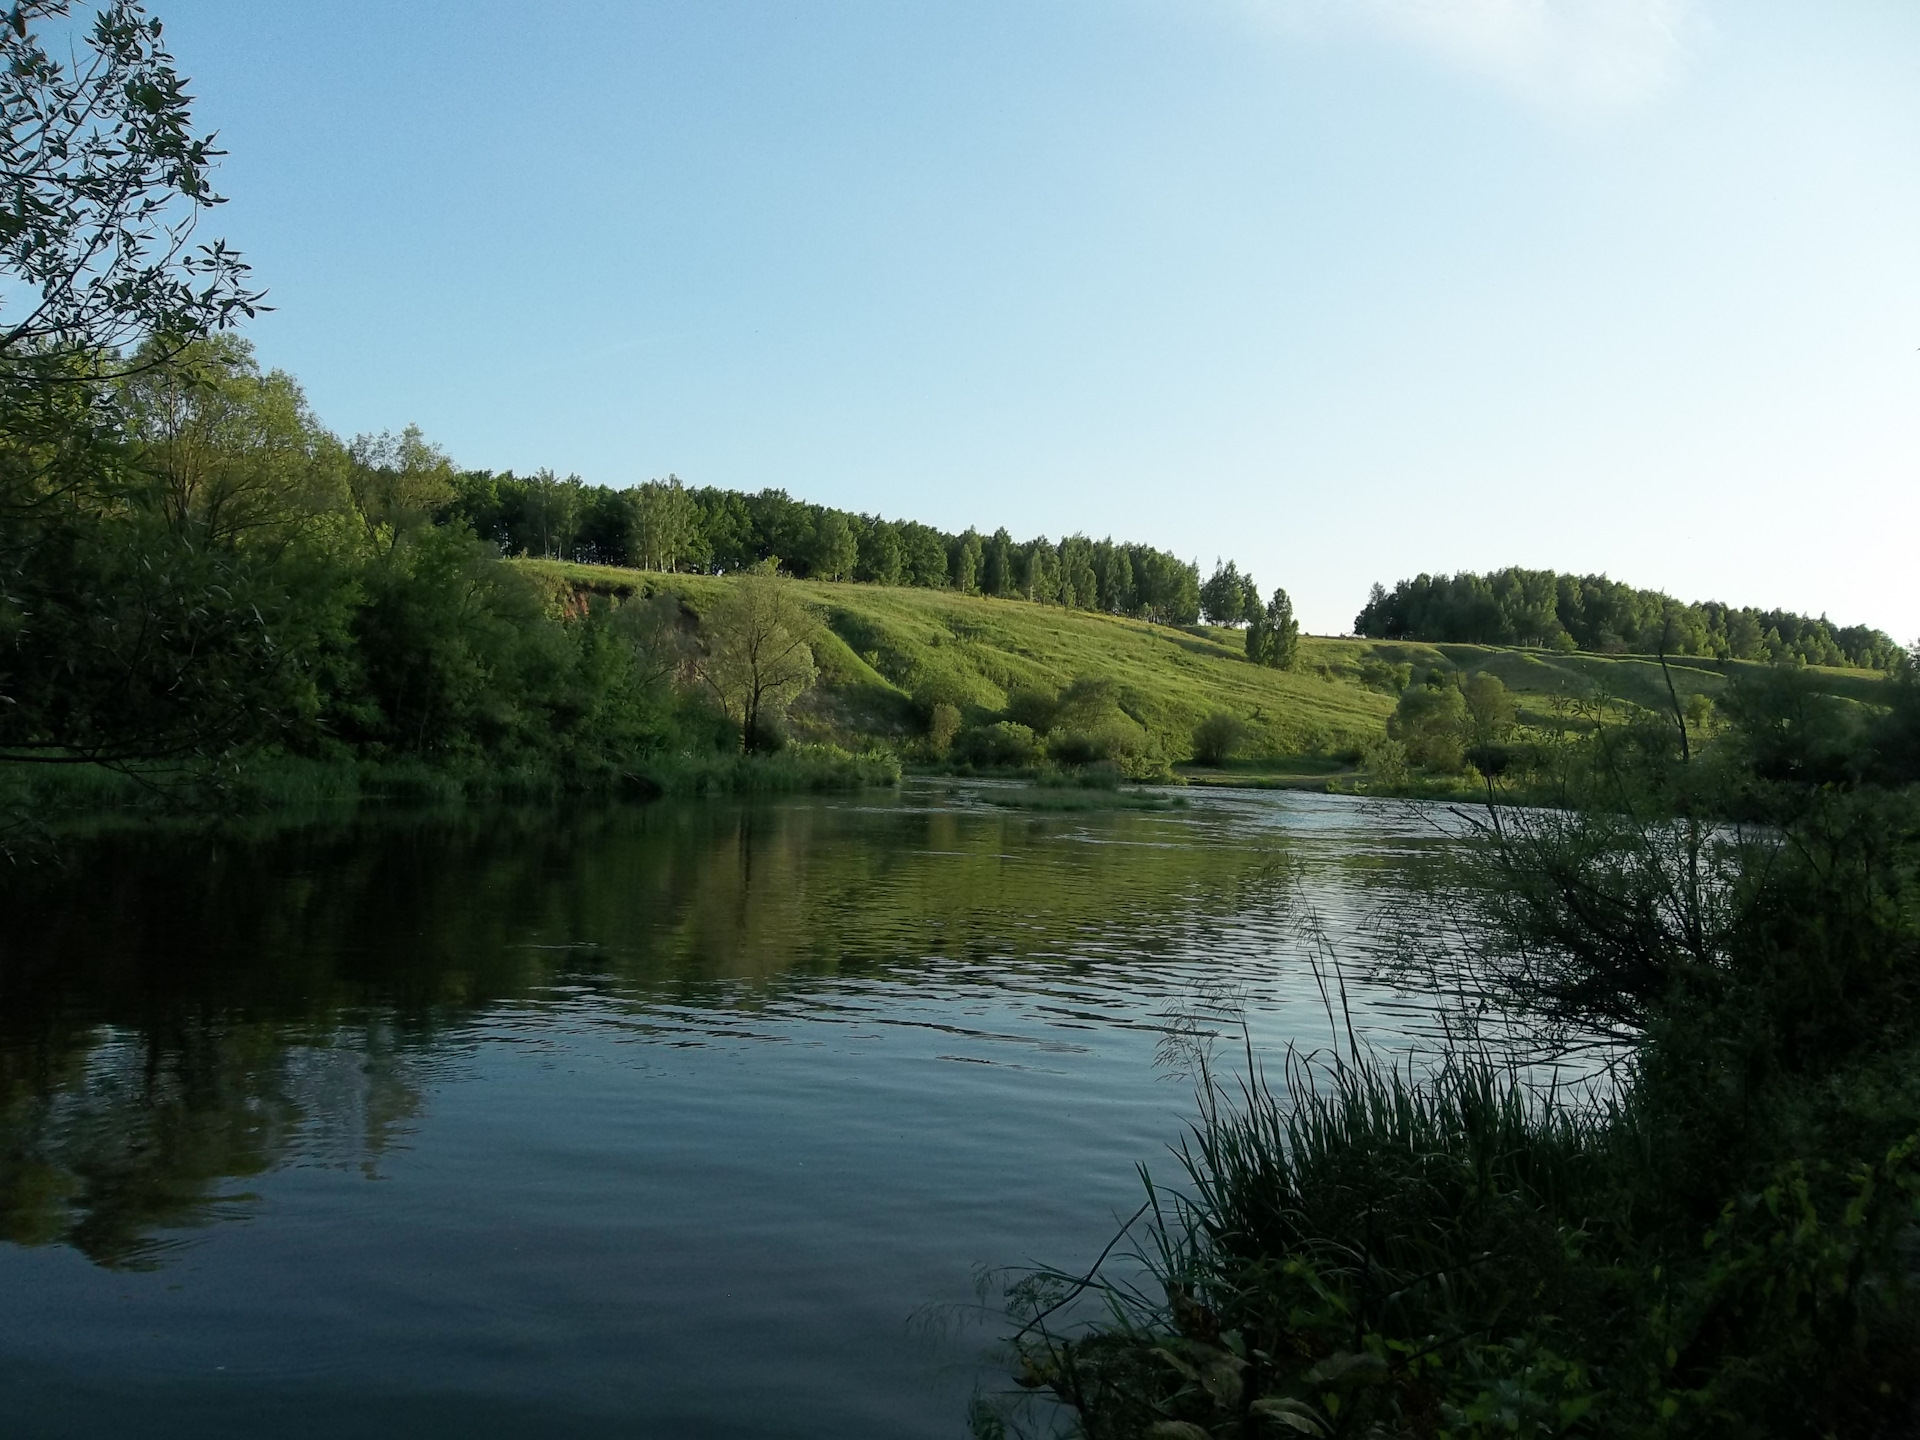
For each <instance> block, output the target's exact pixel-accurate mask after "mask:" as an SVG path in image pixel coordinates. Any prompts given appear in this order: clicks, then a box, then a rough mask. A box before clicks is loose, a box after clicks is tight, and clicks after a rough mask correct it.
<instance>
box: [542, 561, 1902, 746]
mask: <svg viewBox="0 0 1920 1440" xmlns="http://www.w3.org/2000/svg"><path fill="white" fill-rule="evenodd" d="M511 563H513V564H515V565H517V566H519V567H520V568H521V569H522V570H524V571H525V572H526V573H528V574H530V575H532V576H533V577H534V578H536V579H537V580H538V581H540V582H541V583H542V584H543V585H544V586H546V587H548V588H549V589H550V590H551V591H552V592H553V593H554V594H555V595H556V596H557V597H560V598H562V599H564V598H566V597H569V596H578V595H581V594H602V595H608V596H612V597H622V596H627V595H634V594H642V593H653V592H655V591H660V590H669V591H672V592H673V593H675V594H677V595H679V596H680V597H682V599H683V600H684V602H685V603H686V605H687V606H688V608H690V609H691V610H693V611H695V612H696V613H697V612H699V611H701V610H702V609H704V608H705V606H706V605H707V604H709V603H711V601H712V599H713V598H714V597H715V596H717V595H718V594H720V593H721V592H722V591H723V590H724V589H725V587H727V586H728V585H729V584H731V583H733V582H732V581H730V580H729V579H727V578H725V577H717V576H710V575H663V574H657V573H652V572H646V571H637V570H624V569H616V568H613V567H609V566H592V565H576V564H571V563H567V562H562V561H548V560H522V561H514V562H511ZM791 583H792V584H793V585H794V588H795V589H796V590H797V591H798V592H799V593H800V594H801V595H802V596H804V597H805V598H806V599H807V600H808V601H809V602H810V603H811V604H812V605H813V606H814V607H815V608H816V609H817V610H818V612H819V614H820V616H821V619H822V621H823V622H824V625H823V631H822V634H821V636H820V638H819V640H818V641H817V643H816V644H815V647H814V648H815V652H816V659H817V661H818V663H819V666H820V686H819V688H818V689H817V691H816V692H815V693H814V694H813V695H812V696H810V697H808V699H807V700H806V701H805V702H803V704H802V706H801V707H800V708H799V710H798V711H797V713H796V715H795V723H796V727H797V728H798V729H799V730H800V731H801V733H802V734H803V735H805V736H807V737H808V738H818V739H830V740H835V741H837V742H839V743H842V744H851V745H854V746H856V747H857V746H859V745H863V744H865V743H867V742H869V741H871V740H880V741H883V742H889V743H898V742H903V741H906V740H909V739H911V738H912V737H914V736H916V735H918V734H919V733H920V731H921V729H922V727H923V725H924V723H925V720H924V717H925V714H926V711H927V709H928V707H930V706H931V705H932V704H934V703H935V702H937V701H946V702H949V703H951V704H954V705H956V706H957V707H959V709H960V710H961V712H962V714H963V715H964V716H965V717H966V718H967V719H968V720H969V721H974V720H982V719H988V718H992V717H993V716H994V715H996V714H998V713H999V712H1000V711H1002V710H1003V709H1004V708H1005V707H1006V705H1007V703H1008V700H1009V697H1010V695H1012V693H1013V692H1015V691H1017V690H1021V689H1027V690H1035V691H1041V692H1044V693H1047V694H1054V693H1057V692H1059V691H1061V690H1063V689H1065V688H1066V687H1067V686H1068V685H1070V684H1072V683H1073V682H1074V681H1075V680H1079V679H1083V678H1100V679H1107V680H1111V681H1113V682H1114V683H1115V684H1116V685H1117V686H1118V687H1119V690H1120V693H1121V696H1122V702H1121V703H1122V706H1123V708H1124V709H1125V711H1126V713H1127V714H1129V715H1130V716H1132V718H1133V719H1134V720H1136V721H1137V722H1139V724H1140V725H1142V726H1143V727H1145V729H1146V730H1147V732H1148V733H1149V735H1151V736H1152V737H1153V738H1154V740H1155V741H1156V742H1157V744H1158V746H1159V748H1160V750H1161V751H1162V753H1164V754H1165V755H1166V756H1168V758H1170V759H1173V760H1180V759H1182V758H1184V757H1186V756H1187V755H1189V754H1190V753H1191V741H1192V734H1193V729H1194V726H1196V725H1197V724H1199V722H1200V721H1202V720H1204V719H1205V718H1206V717H1207V716H1209V715H1211V714H1212V713H1214V712H1215V711H1217V710H1227V711H1231V712H1232V713H1234V714H1236V715H1238V716H1240V717H1241V718H1242V719H1243V720H1245V721H1247V722H1248V724H1249V725H1250V727H1251V728H1252V731H1253V734H1254V737H1255V743H1254V745H1253V747H1252V748H1253V749H1255V750H1257V751H1259V752H1260V753H1261V754H1262V755H1264V756H1265V757H1266V759H1265V760H1264V762H1261V763H1258V764H1255V765H1253V766H1252V768H1254V769H1265V770H1267V771H1270V772H1278V773H1291V774H1297V775H1299V776H1301V777H1303V778H1304V777H1306V776H1324V775H1327V774H1330V773H1336V772H1338V771H1339V770H1341V769H1343V768H1345V767H1344V766H1343V765H1342V764H1341V762H1340V759H1339V758H1337V757H1341V756H1343V755H1348V756H1350V755H1351V753H1352V752H1353V751H1354V750H1356V749H1357V748H1358V746H1359V745H1360V744H1361V743H1362V742H1363V741H1365V740H1366V739H1368V738H1370V737H1372V736H1377V735H1379V734H1380V733H1381V732H1382V730H1383V728H1384V726H1385V724H1386V720H1387V717H1388V716H1389V715H1390V714H1391V713H1392V712H1393V708H1394V704H1395V695H1394V693H1393V691H1392V688H1391V685H1390V684H1389V683H1386V682H1383V681H1382V679H1381V675H1380V672H1381V669H1382V667H1395V666H1399V665H1407V666H1409V667H1411V673H1412V675H1413V677H1414V679H1415V681H1416V682H1417V681H1418V680H1419V679H1420V678H1421V677H1423V676H1424V675H1425V674H1426V673H1427V671H1428V670H1430V669H1439V670H1442V671H1448V672H1451V671H1466V672H1473V671H1480V670H1486V671H1490V672H1492V673H1493V674H1495V675H1498V676H1499V677H1500V679H1501V680H1502V681H1504V682H1505V683H1506V685H1507V687H1508V688H1509V689H1510V690H1512V691H1513V692H1514V693H1515V696H1516V699H1517V701H1518V705H1519V709H1520V718H1521V721H1522V723H1523V724H1536V725H1539V724H1546V723H1549V722H1550V721H1552V720H1554V719H1555V718H1556V716H1555V701H1556V698H1562V697H1563V698H1590V697H1594V696H1599V695H1607V696H1612V697H1616V698H1618V699H1622V700H1627V701H1631V702H1633V703H1634V704H1638V705H1644V706H1654V705H1664V704H1665V703H1666V682H1665V680H1664V678H1663V677H1662V674H1661V669H1660V665H1659V663H1658V661H1657V660H1655V659H1652V658H1650V657H1646V656H1608V655H1589V654H1572V655H1567V654H1559V653H1555V652H1549V651H1540V650H1518V649H1505V648H1501V647H1497V646H1486V645H1427V644H1416V643H1409V642H1404V641H1385V640H1352V639H1337V638H1323V637H1319V636H1308V637H1304V638H1303V639H1302V642H1301V647H1300V660H1299V663H1298V665H1297V666H1296V668H1294V669H1293V670H1290V671H1278V670H1269V669H1265V668H1263V667H1260V666H1257V665H1250V664H1248V663H1247V661H1246V659H1245V658H1244V654H1243V650H1242V646H1243V637H1242V633H1241V632H1239V631H1236V630H1228V629H1212V628H1208V627H1204V626H1193V627H1190V628H1185V629H1173V628H1169V627H1167V626H1162V625H1150V624H1147V623H1146V622H1144V621H1140V620H1130V619H1123V618H1121V617H1118V616H1112V615H1099V614H1093V613H1091V612H1087V611H1080V610H1062V609H1058V608H1056V607H1053V606H1044V605H1034V604H1031V603H1029V602H1027V601H1024V600H1000V599H989V598H985V597H982V596H975V595H961V594H956V593H954V592H952V591H946V590H928V589H919V588H912V589H909V588H901V587H890V586H880V585H856V584H837V583H830V582H823V581H805V580H796V581H793V582H791ZM1669 668H1670V671H1671V674H1672V676H1673V683H1674V687H1675V689H1676V690H1677V691H1678V692H1679V694H1680V697H1681V699H1682V701H1683V702H1684V701H1685V700H1686V698H1687V697H1688V696H1690V695H1692V694H1694V693H1696V692H1704V693H1706V694H1708V695H1710V696H1711V695H1714V694H1717V693H1718V692H1719V691H1720V690H1721V689H1723V688H1724V687H1725V685H1726V684H1727V681H1728V678H1729V677H1730V676H1731V675H1733V674H1735V673H1737V672H1738V671H1740V670H1742V669H1752V668H1757V667H1756V666H1754V665H1753V663H1752V662H1747V661H1737V660H1736V661H1717V660H1702V659H1694V658H1686V659H1675V660H1671V661H1669ZM1815 673H1816V674H1818V675H1819V676H1820V677H1821V680H1822V685H1823V688H1826V689H1829V690H1831V691H1832V692H1833V693H1836V694H1839V695H1842V696H1845V697H1847V698H1849V699H1853V700H1856V701H1860V702H1864V703H1871V702H1872V701H1873V698H1874V696H1875V695H1876V694H1877V693H1878V691H1879V687H1880V686H1881V685H1882V684H1884V680H1883V679H1882V677H1881V676H1880V675H1879V674H1877V673H1875V672H1869V671H1861V670H1819V671H1816V672H1815ZM1370 678H1371V679H1372V680H1373V682H1374V683H1372V684H1369V683H1368V680H1369V679H1370Z"/></svg>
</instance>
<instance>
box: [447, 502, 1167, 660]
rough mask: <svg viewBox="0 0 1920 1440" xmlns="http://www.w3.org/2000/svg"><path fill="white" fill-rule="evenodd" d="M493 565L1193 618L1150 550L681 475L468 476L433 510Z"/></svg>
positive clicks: (1159, 554) (1158, 553) (1162, 554)
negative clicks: (636, 479) (861, 586)
mask: <svg viewBox="0 0 1920 1440" xmlns="http://www.w3.org/2000/svg"><path fill="white" fill-rule="evenodd" d="M437 518H438V519H439V520H440V521H441V523H443V524H455V523H463V524H465V525H466V526H467V527H468V528H470V529H471V530H472V531H473V532H474V533H475V534H476V535H478V536H480V538H482V539H483V540H489V541H492V542H493V544H494V545H496V546H497V547H498V548H499V550H500V552H501V553H502V554H503V555H528V556H536V557H541V558H548V559H560V560H578V561H583V562H585V563H588V564H598V565H623V566H631V567H632V568H634V569H639V570H665V571H679V572H682V573H692V574H702V575H715V574H735V573H738V572H740V571H742V570H750V569H753V568H754V567H756V566H760V565H765V564H768V563H769V562H771V563H772V564H773V565H774V566H776V567H777V568H778V569H779V570H780V571H781V572H782V573H784V574H788V575H793V576H796V577H798V578H801V579H812V580H852V581H858V582H862V583H866V584H873V585H917V586H922V587H925V588H929V589H935V590H957V591H959V592H961V593H962V594H967V595H995V596H1003V597H1006V598H1017V599H1022V600H1031V601H1034V602H1035V603H1037V604H1042V605H1060V606H1064V607H1066V608H1067V609H1069V610H1097V611H1102V612H1105V613H1107V614H1112V615H1131V616H1137V617H1139V618H1141V619H1145V620H1153V621H1158V622H1160V623H1161V624H1168V625H1190V624H1192V623H1193V622H1194V621H1196V620H1198V619H1199V618H1200V612H1201V594H1200V590H1201V587H1200V572H1199V569H1198V567H1196V566H1194V565H1192V564H1190V563H1189V562H1187V561H1183V560H1180V559H1178V558H1177V557H1175V556H1173V555H1171V554H1168V553H1167V552H1166V551H1164V550H1156V549H1154V548H1153V547H1151V546H1148V545H1135V544H1126V543H1117V542H1115V541H1113V540H1110V539H1108V540H1089V539H1088V538H1087V537H1086V536H1084V535H1069V536H1067V537H1066V538H1065V539H1063V540H1059V541H1054V540H1049V539H1048V538H1047V537H1046V536H1044V535H1043V536H1039V537H1036V538H1034V539H1030V540H1016V539H1014V538H1013V536H1012V535H1011V534H1010V533H1009V532H1008V531H1007V530H1005V529H1000V530H996V531H994V533H993V534H991V535H982V534H981V533H980V532H979V531H977V530H971V529H969V530H966V531H962V532H960V533H958V534H955V533H951V532H948V531H944V530H937V529H935V528H934V527H933V526H931V525H923V524H921V523H919V522H918V521H915V520H886V519H882V518H881V517H880V516H878V515H860V514H855V513H853V512H852V511H847V510H836V509H834V508H832V507H830V506H826V505H813V504H809V503H808V502H806V501H804V500H796V499H794V498H793V497H792V496H790V495H789V494H788V493H787V492H786V491H785V490H778V489H764V490H760V491H757V492H755V493H752V494H744V493H741V492H739V491H734V490H721V489H716V488H714V487H711V486H700V487H688V486H686V485H684V484H682V483H681V481H680V480H679V478H678V477H677V476H668V477H667V478H666V479H664V480H649V481H647V482H646V483H645V484H642V485H636V486H633V487H631V488H628V489H613V488H611V487H609V486H605V485H590V484H587V483H586V482H585V481H583V480H581V479H580V477H579V476H577V475H569V476H567V477H565V478H564V479H563V478H560V477H558V476H556V475H554V474H553V472H552V471H549V470H541V471H537V472H535V473H534V474H532V475H528V476H519V475H515V474H513V473H512V472H511V471H509V472H505V473H498V474H496V473H495V472H492V471H487V470H473V471H467V472H465V473H463V474H460V475H458V476H456V477H454V480H453V493H452V495H451V496H450V497H449V498H448V499H447V500H446V502H445V503H444V504H443V505H442V506H441V507H440V509H439V511H438V512H437Z"/></svg>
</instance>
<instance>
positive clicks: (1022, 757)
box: [949, 720, 1040, 769]
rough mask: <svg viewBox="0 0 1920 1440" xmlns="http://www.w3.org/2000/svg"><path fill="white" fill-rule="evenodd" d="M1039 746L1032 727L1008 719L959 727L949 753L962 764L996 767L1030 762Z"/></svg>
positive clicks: (984, 767) (1035, 757)
mask: <svg viewBox="0 0 1920 1440" xmlns="http://www.w3.org/2000/svg"><path fill="white" fill-rule="evenodd" d="M1039 750H1040V746H1039V742H1038V741H1037V740H1036V739H1035V738H1034V734H1033V731H1031V730H1029V729H1028V728H1027V727H1026V726H1024V725H1019V724H1016V723H1014V722H1013V721H1011V720H999V721H995V722H994V723H993V724H991V725H974V726H969V727H968V728H967V729H965V730H962V731H961V732H960V733H959V734H958V735H956V736H954V739H953V747H952V749H951V751H950V752H949V754H950V755H951V757H952V758H953V759H954V760H956V761H958V762H959V763H961V764H963V765H975V766H979V767H981V768H983V769H999V768H1017V767H1020V766H1025V765H1031V764H1033V762H1034V760H1035V759H1037V758H1038V756H1039Z"/></svg>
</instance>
